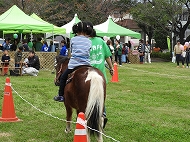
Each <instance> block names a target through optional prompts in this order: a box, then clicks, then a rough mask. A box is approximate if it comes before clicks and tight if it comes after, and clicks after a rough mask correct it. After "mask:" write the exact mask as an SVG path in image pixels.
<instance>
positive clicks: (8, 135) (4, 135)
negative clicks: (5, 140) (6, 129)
mask: <svg viewBox="0 0 190 142" xmlns="http://www.w3.org/2000/svg"><path fill="white" fill-rule="evenodd" d="M10 136H11V134H10V133H0V138H1V137H10Z"/></svg>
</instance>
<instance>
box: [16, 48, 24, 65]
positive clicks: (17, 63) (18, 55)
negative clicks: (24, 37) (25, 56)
mask: <svg viewBox="0 0 190 142" xmlns="http://www.w3.org/2000/svg"><path fill="white" fill-rule="evenodd" d="M22 50H23V46H20V47H19V48H18V51H17V52H15V67H20V63H21V60H22Z"/></svg>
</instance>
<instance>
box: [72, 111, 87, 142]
mask: <svg viewBox="0 0 190 142" xmlns="http://www.w3.org/2000/svg"><path fill="white" fill-rule="evenodd" d="M83 123H85V115H84V113H83V112H80V113H79V114H78V118H77V124H76V129H75V135H74V140H73V142H87V141H88V140H87V132H86V128H85V127H84V126H83V125H81V124H83Z"/></svg>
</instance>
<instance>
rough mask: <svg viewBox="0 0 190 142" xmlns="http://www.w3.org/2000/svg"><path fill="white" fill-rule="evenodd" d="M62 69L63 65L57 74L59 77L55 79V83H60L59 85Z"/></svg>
mask: <svg viewBox="0 0 190 142" xmlns="http://www.w3.org/2000/svg"><path fill="white" fill-rule="evenodd" d="M62 68H63V64H61V67H60V69H59V71H58V72H57V77H56V78H55V81H56V82H58V83H59V77H60V75H61V71H62Z"/></svg>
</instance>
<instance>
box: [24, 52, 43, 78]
mask: <svg viewBox="0 0 190 142" xmlns="http://www.w3.org/2000/svg"><path fill="white" fill-rule="evenodd" d="M25 66H26V68H25V69H24V70H23V74H29V75H32V76H37V75H38V73H39V70H40V61H39V58H38V56H36V55H35V52H34V51H29V57H28V62H26V63H25Z"/></svg>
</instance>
